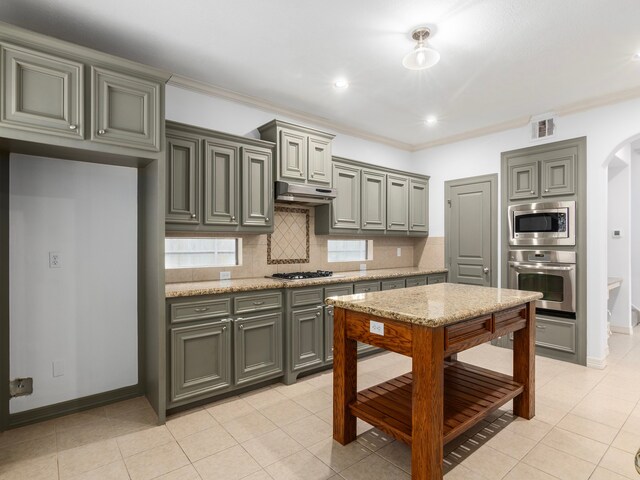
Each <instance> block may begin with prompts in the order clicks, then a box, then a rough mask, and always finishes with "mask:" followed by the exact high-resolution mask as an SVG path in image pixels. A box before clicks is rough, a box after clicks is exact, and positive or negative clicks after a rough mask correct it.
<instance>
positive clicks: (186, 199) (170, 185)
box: [165, 132, 201, 225]
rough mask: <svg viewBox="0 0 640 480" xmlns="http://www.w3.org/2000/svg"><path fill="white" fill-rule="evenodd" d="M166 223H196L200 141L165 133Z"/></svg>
mask: <svg viewBox="0 0 640 480" xmlns="http://www.w3.org/2000/svg"><path fill="white" fill-rule="evenodd" d="M166 175H167V195H166V204H167V207H166V212H165V215H166V221H167V222H172V223H184V224H194V225H197V224H199V223H200V203H201V197H200V179H201V177H200V141H199V139H198V138H197V137H191V136H188V135H181V134H179V133H175V134H173V133H169V132H167V172H166Z"/></svg>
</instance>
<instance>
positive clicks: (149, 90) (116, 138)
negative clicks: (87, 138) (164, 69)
mask: <svg viewBox="0 0 640 480" xmlns="http://www.w3.org/2000/svg"><path fill="white" fill-rule="evenodd" d="M91 88H92V92H91V93H92V95H91V112H92V117H93V125H92V128H91V140H93V141H94V142H99V143H108V144H111V145H118V146H125V147H132V148H137V149H142V150H152V151H156V152H157V151H159V150H160V121H161V119H160V114H161V108H160V96H161V94H162V86H161V85H160V84H159V83H157V82H152V81H150V80H145V79H143V78H137V77H134V76H132V75H127V74H125V73H121V72H115V71H112V70H106V69H104V68H98V67H92V68H91Z"/></svg>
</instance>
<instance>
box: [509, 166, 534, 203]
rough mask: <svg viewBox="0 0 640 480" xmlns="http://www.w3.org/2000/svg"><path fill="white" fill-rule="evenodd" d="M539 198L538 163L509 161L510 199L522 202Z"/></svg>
mask: <svg viewBox="0 0 640 480" xmlns="http://www.w3.org/2000/svg"><path fill="white" fill-rule="evenodd" d="M537 196H538V162H537V161H533V162H532V161H530V160H529V159H525V160H519V159H512V160H510V161H509V199H510V200H521V199H527V198H536V197H537Z"/></svg>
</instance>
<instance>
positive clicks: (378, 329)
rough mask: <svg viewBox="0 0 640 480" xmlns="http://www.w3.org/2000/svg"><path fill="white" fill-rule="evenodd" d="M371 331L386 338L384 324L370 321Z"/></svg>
mask: <svg viewBox="0 0 640 480" xmlns="http://www.w3.org/2000/svg"><path fill="white" fill-rule="evenodd" d="M369 331H370V332H371V333H374V334H376V335H382V336H384V323H382V322H376V321H375V320H369Z"/></svg>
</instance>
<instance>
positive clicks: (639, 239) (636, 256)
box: [630, 144, 640, 308]
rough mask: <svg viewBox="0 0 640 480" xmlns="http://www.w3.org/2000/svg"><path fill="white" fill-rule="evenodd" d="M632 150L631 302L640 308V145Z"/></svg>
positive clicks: (634, 146)
mask: <svg viewBox="0 0 640 480" xmlns="http://www.w3.org/2000/svg"><path fill="white" fill-rule="evenodd" d="M632 148H634V150H632V152H631V212H630V216H631V232H630V233H631V239H630V240H631V241H630V249H631V303H632V304H633V305H635V306H636V307H638V308H640V153H639V152H638V150H637V149H638V148H640V145H638V144H636V145H633V147H632Z"/></svg>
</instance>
